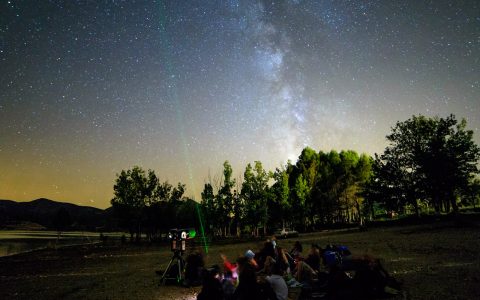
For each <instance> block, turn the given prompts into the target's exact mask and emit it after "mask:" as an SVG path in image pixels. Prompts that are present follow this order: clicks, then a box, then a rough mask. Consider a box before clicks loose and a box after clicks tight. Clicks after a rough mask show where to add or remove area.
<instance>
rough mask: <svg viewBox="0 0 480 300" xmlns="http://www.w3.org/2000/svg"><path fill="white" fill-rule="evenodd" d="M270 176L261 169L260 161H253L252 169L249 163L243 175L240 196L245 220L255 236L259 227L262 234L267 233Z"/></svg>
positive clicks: (270, 174)
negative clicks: (243, 205)
mask: <svg viewBox="0 0 480 300" xmlns="http://www.w3.org/2000/svg"><path fill="white" fill-rule="evenodd" d="M272 176H273V174H272V173H270V172H267V171H265V170H264V169H263V166H262V163H261V162H260V161H255V167H254V168H253V167H252V165H251V164H250V163H249V164H248V165H247V167H246V168H245V172H244V175H243V177H244V181H243V183H242V191H241V196H242V198H243V200H244V203H245V220H246V221H247V224H249V225H250V226H251V229H253V231H254V232H255V235H257V236H258V228H259V226H263V229H264V234H266V232H267V222H268V206H267V203H268V201H269V199H270V197H271V194H270V191H269V188H268V181H269V180H270V178H271V177H272Z"/></svg>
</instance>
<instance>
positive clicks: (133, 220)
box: [111, 166, 158, 242]
mask: <svg viewBox="0 0 480 300" xmlns="http://www.w3.org/2000/svg"><path fill="white" fill-rule="evenodd" d="M157 186H158V179H157V177H156V176H155V173H154V171H152V170H148V176H147V174H146V172H145V171H144V170H143V169H142V168H140V167H139V166H135V167H133V168H132V169H131V170H127V171H124V170H122V171H121V173H120V174H117V179H116V180H115V185H114V187H113V191H114V198H113V199H112V200H111V204H112V207H113V209H114V211H115V212H116V214H117V216H118V217H119V219H120V222H121V224H122V225H123V226H125V227H127V228H128V230H129V232H130V238H131V239H132V240H133V235H134V234H135V240H136V241H137V242H139V241H140V237H141V232H142V219H143V217H144V213H145V211H144V209H145V207H146V206H149V205H151V204H152V203H154V202H155V201H156V200H155V195H156V193H157V192H156V191H157Z"/></svg>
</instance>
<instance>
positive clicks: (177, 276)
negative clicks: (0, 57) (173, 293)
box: [160, 250, 185, 284]
mask: <svg viewBox="0 0 480 300" xmlns="http://www.w3.org/2000/svg"><path fill="white" fill-rule="evenodd" d="M182 254H183V251H180V250H175V251H174V252H173V256H172V258H171V259H170V262H169V263H168V266H167V268H166V269H165V271H164V272H163V274H162V277H160V283H163V284H165V282H166V281H167V280H175V281H176V282H177V283H180V282H182V281H183V280H184V279H185V278H184V274H183V270H184V268H185V260H184V259H183V257H182ZM167 276H170V277H167Z"/></svg>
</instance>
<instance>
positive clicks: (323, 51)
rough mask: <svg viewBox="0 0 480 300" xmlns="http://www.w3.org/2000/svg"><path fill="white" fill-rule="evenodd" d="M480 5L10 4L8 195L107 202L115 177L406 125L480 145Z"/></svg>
mask: <svg viewBox="0 0 480 300" xmlns="http://www.w3.org/2000/svg"><path fill="white" fill-rule="evenodd" d="M479 58H480V9H479V4H478V2H477V1H413V0H412V1H398V2H397V1H395V2H393V1H333V0H332V1H301V0H297V1H294V0H291V1H253V0H251V1H239V0H238V1H234V0H230V1H174V0H172V1H113V0H112V1H35V2H33V1H14V0H10V1H5V0H1V1H0V198H3V199H14V200H21V201H24V200H31V199H35V198H38V197H48V198H51V199H55V200H61V201H69V202H73V203H78V204H84V205H93V206H98V207H102V208H104V207H107V206H109V201H110V199H111V198H112V190H113V188H112V187H113V182H114V179H115V174H116V173H118V172H120V171H121V170H122V169H127V168H131V167H132V166H134V165H140V166H142V167H143V168H145V169H149V168H150V169H154V170H155V171H156V173H157V175H158V176H159V177H160V179H161V180H162V181H164V180H168V181H169V182H171V183H173V184H176V182H178V181H181V182H183V183H185V184H187V193H186V194H187V195H188V196H191V197H195V198H196V199H197V200H199V198H200V197H199V195H200V192H201V190H202V187H203V184H204V183H205V181H207V180H209V178H210V179H214V178H215V177H217V176H219V174H220V173H221V170H222V164H223V162H224V161H225V160H229V161H230V162H231V163H232V165H233V170H234V174H235V176H236V177H237V178H240V177H241V174H242V173H243V171H244V168H245V166H246V164H247V163H248V162H253V161H255V160H260V161H262V163H263V165H264V167H265V168H266V169H268V170H274V169H275V168H276V167H279V166H281V165H282V164H285V163H286V162H287V160H288V159H290V160H292V161H293V162H294V161H295V159H296V158H297V157H298V155H299V154H300V151H301V149H303V148H304V147H305V146H310V147H312V148H314V149H316V150H323V151H329V150H331V149H337V150H342V149H352V150H356V151H358V152H366V153H368V154H374V153H380V152H382V151H383V149H384V148H385V145H386V141H385V136H386V135H387V134H388V133H389V131H390V128H391V127H392V126H393V125H394V124H395V122H396V121H402V120H406V119H407V118H409V117H411V116H412V115H416V114H424V115H427V116H435V115H439V116H446V115H448V114H450V113H453V114H455V115H456V116H457V117H458V118H466V119H467V121H468V124H469V126H468V127H469V128H470V129H473V130H474V131H475V141H476V142H477V143H479V141H480V137H479V133H478V128H479V127H480V118H479V116H480V98H479V96H480V83H479V78H480V70H479V68H480V63H479Z"/></svg>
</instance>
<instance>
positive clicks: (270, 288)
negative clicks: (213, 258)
mask: <svg viewBox="0 0 480 300" xmlns="http://www.w3.org/2000/svg"><path fill="white" fill-rule="evenodd" d="M221 258H222V260H223V269H222V268H221V267H220V266H218V265H217V266H213V267H212V268H209V269H204V271H203V272H204V274H203V276H202V278H203V280H202V290H201V292H200V293H199V294H198V296H197V299H198V300H204V299H209V300H217V299H221V300H242V299H248V300H256V299H263V300H285V299H287V297H288V293H289V288H293V287H301V290H302V292H303V294H306V293H310V294H311V293H317V295H320V296H321V298H325V299H342V298H346V299H348V298H350V299H358V296H361V297H362V298H361V299H365V298H368V297H370V296H377V295H380V294H381V293H383V292H384V290H385V289H384V288H385V287H386V286H387V285H389V284H390V285H392V284H391V283H392V282H390V281H392V280H393V279H392V278H391V277H390V275H389V274H388V273H387V271H386V270H385V269H384V268H383V267H382V265H381V264H380V262H379V260H377V259H374V258H372V257H370V256H365V255H364V256H354V255H352V254H351V253H350V251H349V250H348V248H347V247H345V246H333V245H327V246H326V247H325V248H323V249H322V248H321V247H319V246H318V245H317V244H312V245H311V246H310V249H309V251H308V253H307V254H306V255H305V254H304V252H303V246H302V244H301V243H300V242H298V241H297V242H295V244H294V246H293V248H292V249H291V250H290V251H286V250H284V249H283V248H282V247H280V246H279V245H278V244H277V241H276V240H275V239H274V238H273V239H271V240H267V241H265V243H264V244H263V247H262V248H261V249H259V251H257V252H256V253H255V252H253V251H252V250H247V251H246V252H245V254H244V255H243V256H241V257H238V258H237V259H236V261H235V262H230V261H229V260H228V258H227V257H226V256H225V255H223V254H221ZM187 265H188V263H187ZM395 288H398V286H395ZM398 289H399V288H398ZM352 296H355V297H352Z"/></svg>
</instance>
